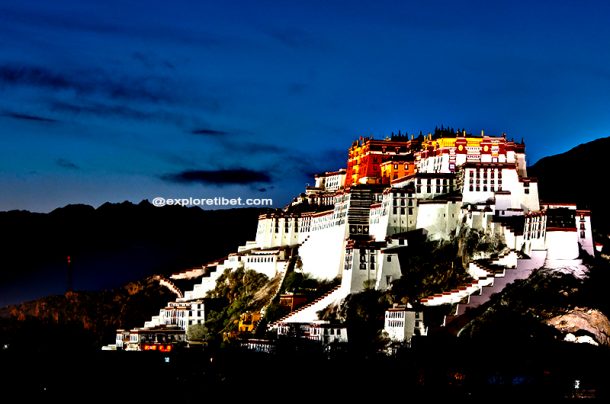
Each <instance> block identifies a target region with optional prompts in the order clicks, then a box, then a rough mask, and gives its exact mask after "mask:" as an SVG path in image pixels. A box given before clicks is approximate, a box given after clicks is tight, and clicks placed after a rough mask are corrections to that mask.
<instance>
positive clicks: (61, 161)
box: [55, 158, 80, 170]
mask: <svg viewBox="0 0 610 404" xmlns="http://www.w3.org/2000/svg"><path fill="white" fill-rule="evenodd" d="M55 163H56V164H57V165H58V166H60V167H62V168H67V169H68V170H80V167H79V166H77V165H76V164H74V163H73V162H71V161H70V160H68V159H63V158H59V159H57V160H55Z"/></svg>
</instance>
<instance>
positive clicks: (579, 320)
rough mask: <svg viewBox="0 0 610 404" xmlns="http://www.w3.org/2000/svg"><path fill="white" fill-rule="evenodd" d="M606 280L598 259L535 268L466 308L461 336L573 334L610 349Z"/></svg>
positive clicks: (609, 274)
mask: <svg viewBox="0 0 610 404" xmlns="http://www.w3.org/2000/svg"><path fill="white" fill-rule="evenodd" d="M609 281H610V263H609V262H608V261H607V260H606V259H604V258H600V257H598V258H595V259H594V260H593V259H587V262H586V264H585V265H580V266H571V267H566V268H562V269H544V268H542V269H539V270H536V271H534V273H533V274H532V275H531V276H530V277H529V278H527V279H524V280H520V281H516V282H515V283H514V284H512V285H509V286H508V287H506V288H505V289H504V290H503V291H502V292H500V293H498V294H496V295H494V296H492V298H491V300H490V301H489V302H488V303H486V304H485V305H482V306H480V307H478V308H476V309H474V310H472V311H467V312H466V314H465V317H466V318H469V319H470V321H468V322H466V323H465V324H463V325H462V328H461V333H460V335H461V336H462V337H466V338H473V339H475V340H480V341H485V340H487V341H496V342H500V341H512V342H513V343H526V342H527V341H533V340H536V341H538V343H544V342H545V341H546V342H551V341H561V340H564V339H565V338H566V336H568V334H572V335H573V336H574V337H576V338H578V337H580V338H584V339H586V340H588V341H589V342H593V343H595V344H598V345H600V346H605V347H610V322H609V320H608V316H610V299H608V297H607V292H606V289H605V285H607V284H608V282H609ZM450 327H451V325H450ZM569 338H572V337H571V336H568V339H569Z"/></svg>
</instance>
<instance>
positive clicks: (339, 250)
mask: <svg viewBox="0 0 610 404" xmlns="http://www.w3.org/2000/svg"><path fill="white" fill-rule="evenodd" d="M525 156H526V155H525V144H524V143H523V141H521V142H520V143H517V142H515V141H513V140H508V139H507V138H506V136H505V135H501V136H489V135H487V134H485V133H483V132H481V134H480V136H473V135H467V134H466V133H465V132H462V133H454V134H452V133H444V134H441V135H438V136H432V135H427V136H419V137H418V138H414V137H413V136H404V135H398V136H396V135H393V136H391V137H387V138H385V139H373V138H362V137H361V138H360V139H358V140H356V141H354V143H353V144H352V145H351V147H350V148H349V152H348V159H347V166H346V167H344V168H341V169H339V170H337V171H333V172H325V173H322V174H318V175H316V176H315V184H314V185H313V186H307V187H306V189H305V191H304V192H303V193H301V194H300V195H298V196H297V197H296V198H295V199H294V200H293V201H292V202H291V203H290V204H289V205H288V206H286V207H284V208H283V209H278V210H276V211H274V212H270V213H267V214H264V215H261V216H260V217H259V220H258V228H257V232H256V239H255V240H254V241H250V242H247V243H246V245H244V246H241V247H239V248H238V250H237V251H236V252H234V253H232V254H230V255H229V256H227V257H224V258H222V259H221V260H218V261H216V262H211V263H208V264H207V265H204V266H203V267H201V268H194V269H189V270H186V271H183V272H180V273H176V274H174V275H172V276H171V277H170V279H166V278H160V282H163V283H164V284H165V285H166V286H168V287H169V288H172V289H173V290H174V291H175V293H176V295H177V298H176V300H175V301H173V302H169V303H168V304H167V306H166V307H164V308H162V309H161V310H160V313H159V315H158V316H154V317H153V318H152V319H151V320H150V321H148V322H147V323H146V324H144V326H143V327H142V328H138V329H134V330H130V331H126V330H119V332H118V333H117V341H116V347H117V348H118V349H141V347H142V341H146V338H149V339H150V338H151V337H150V336H151V335H155V330H158V329H166V330H167V329H168V327H169V328H172V327H173V329H175V333H174V334H175V335H174V337H173V338H185V337H184V331H185V330H186V329H187V328H188V327H189V326H190V325H192V324H197V323H203V322H204V321H205V318H206V308H205V298H206V293H207V292H208V291H210V290H212V289H213V288H214V287H215V284H216V280H217V279H218V277H219V276H220V275H221V274H222V273H223V272H224V271H225V270H227V269H229V270H235V269H237V268H244V269H251V270H254V271H257V272H261V273H264V274H265V275H267V276H268V277H269V278H274V277H283V276H285V274H286V273H287V272H289V271H290V270H298V271H302V272H303V273H305V274H309V275H310V276H311V277H314V278H318V279H335V278H340V284H339V285H338V286H336V287H335V288H334V289H332V290H331V291H330V292H328V293H326V294H325V295H323V296H321V297H319V298H318V299H317V300H315V301H312V302H308V303H307V304H305V305H304V306H301V307H300V308H298V309H296V310H294V311H292V312H291V313H290V314H288V315H287V316H285V317H283V318H281V319H279V320H278V321H276V322H274V323H272V324H269V325H268V327H269V329H270V330H275V331H276V332H277V333H278V334H279V335H281V334H282V333H286V332H288V330H289V329H290V327H294V326H297V325H298V326H299V327H302V328H303V327H304V328H303V329H305V330H306V331H305V334H306V335H307V337H308V338H310V339H316V340H319V341H326V342H328V341H333V340H338V341H343V340H345V339H346V338H347V334H346V330H345V328H344V327H341V325H336V324H329V323H327V322H324V321H320V320H319V319H318V315H317V312H318V311H320V310H322V309H324V308H326V307H328V306H329V305H331V304H338V303H339V302H341V300H342V299H344V298H345V297H346V296H348V295H349V294H351V293H356V292H360V291H362V290H364V289H365V288H375V289H378V290H386V289H387V288H389V287H391V285H392V282H393V281H394V280H396V279H398V278H400V277H401V275H402V271H401V270H403V269H404V268H401V264H400V259H399V253H400V251H401V249H404V248H406V247H407V246H408V245H409V239H410V235H411V234H413V233H414V232H416V233H419V234H423V235H424V236H426V237H427V238H428V239H429V240H441V239H449V238H451V237H453V236H455V235H457V234H458V233H459V232H460V231H461V230H462V229H464V228H469V229H475V230H479V231H480V232H482V234H486V235H493V236H494V237H497V238H499V239H501V240H502V241H503V244H504V245H506V247H505V248H504V249H503V250H502V252H501V253H500V254H495V255H493V256H491V257H490V256H486V257H484V256H481V258H486V259H473V260H472V261H471V262H470V263H469V264H468V274H469V275H470V277H471V278H470V279H471V281H469V282H468V283H465V284H463V285H461V286H459V287H457V288H455V289H452V290H446V291H444V292H443V293H440V294H434V295H432V296H428V297H426V298H422V299H421V301H420V302H417V303H418V306H419V307H425V306H439V305H444V304H451V305H453V306H454V311H453V313H454V314H453V315H454V316H459V315H460V314H463V313H464V312H465V310H466V309H467V308H468V307H474V306H477V305H480V304H482V303H484V302H485V301H487V300H488V299H489V297H490V296H491V294H493V293H496V292H498V291H500V290H502V288H504V287H505V286H506V285H507V284H509V283H511V282H513V281H514V280H516V279H523V278H526V277H528V276H529V275H530V273H531V272H532V271H533V270H534V269H537V268H540V267H543V266H544V267H547V268H557V267H566V266H578V265H580V264H581V261H580V260H579V257H580V256H581V254H583V253H588V254H590V255H593V254H594V243H593V237H592V231H591V221H590V212H589V211H586V210H578V209H577V208H576V205H575V204H569V203H565V201H564V203H552V202H551V201H548V202H546V201H545V202H541V201H540V200H539V197H538V182H537V179H536V178H530V177H528V175H527V167H526V158H525ZM475 258H476V257H475ZM187 278H188V279H197V282H198V283H197V284H196V285H195V287H194V288H193V289H192V290H188V291H184V292H183V291H181V290H179V289H178V288H177V287H176V286H175V284H174V283H175V282H177V281H178V280H180V279H187ZM423 324H424V323H423V319H422V313H421V312H420V311H415V310H414V309H412V308H411V307H405V306H398V307H391V308H390V307H388V311H387V312H386V320H385V330H386V331H387V333H388V335H389V336H390V338H392V339H397V340H409V339H410V337H411V336H412V335H414V334H418V333H419V334H425V332H426V329H425V327H424V325H423Z"/></svg>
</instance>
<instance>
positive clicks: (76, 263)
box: [0, 201, 264, 306]
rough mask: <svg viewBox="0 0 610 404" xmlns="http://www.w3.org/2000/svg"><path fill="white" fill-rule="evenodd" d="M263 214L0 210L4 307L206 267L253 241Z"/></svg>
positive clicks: (130, 207) (142, 206)
mask: <svg viewBox="0 0 610 404" xmlns="http://www.w3.org/2000/svg"><path fill="white" fill-rule="evenodd" d="M262 212H264V210H262V209H256V208H244V209H223V210H204V209H201V208H199V207H182V206H165V207H154V206H153V205H151V204H150V203H149V202H148V201H143V202H141V203H139V204H134V203H131V202H123V203H115V204H113V203H106V204H103V205H101V206H99V207H98V208H97V209H96V208H94V207H92V206H88V205H68V206H65V207H62V208H58V209H55V210H53V211H52V212H50V213H32V212H28V211H8V212H0V229H2V231H1V232H0V256H1V259H0V306H5V305H8V304H15V303H20V302H23V301H26V300H32V299H36V298H39V297H43V296H48V295H54V294H63V293H64V292H65V291H66V290H67V289H68V288H69V287H70V286H73V288H74V290H81V291H84V290H89V291H94V290H104V289H111V288H116V287H119V286H121V285H123V284H125V283H126V282H129V281H134V280H140V279H143V278H145V277H147V276H149V275H151V274H169V273H172V272H176V271H179V270H183V269H187V268H191V267H196V266H201V265H202V264H205V263H206V262H208V261H211V260H214V259H217V258H221V257H223V256H225V255H227V254H229V253H231V252H234V251H236V249H237V247H238V246H239V245H241V244H244V243H245V242H246V241H247V240H253V239H254V237H255V234H256V224H257V220H258V215H259V214H260V213H262ZM68 257H70V258H69V261H70V263H69V264H68ZM68 265H70V266H71V267H70V272H71V276H70V277H68V273H69V271H68Z"/></svg>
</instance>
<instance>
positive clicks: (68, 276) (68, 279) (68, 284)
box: [66, 255, 73, 292]
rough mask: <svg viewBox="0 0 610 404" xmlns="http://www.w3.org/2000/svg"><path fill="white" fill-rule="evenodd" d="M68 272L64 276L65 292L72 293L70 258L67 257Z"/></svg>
mask: <svg viewBox="0 0 610 404" xmlns="http://www.w3.org/2000/svg"><path fill="white" fill-rule="evenodd" d="M66 260H67V264H68V272H67V274H66V292H72V287H73V285H72V258H71V257H70V256H69V255H68V256H67V258H66Z"/></svg>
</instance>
